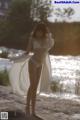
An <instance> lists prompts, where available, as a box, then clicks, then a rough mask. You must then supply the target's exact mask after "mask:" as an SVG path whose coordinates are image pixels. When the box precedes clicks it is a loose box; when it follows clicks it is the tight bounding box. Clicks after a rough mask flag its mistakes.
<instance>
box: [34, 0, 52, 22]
mask: <svg viewBox="0 0 80 120" xmlns="http://www.w3.org/2000/svg"><path fill="white" fill-rule="evenodd" d="M52 10H53V9H52V7H51V2H50V0H45V1H40V0H37V1H36V3H33V11H32V15H33V18H34V19H35V18H36V19H38V20H41V21H45V22H46V21H47V18H48V17H49V16H50V13H51V12H52Z"/></svg>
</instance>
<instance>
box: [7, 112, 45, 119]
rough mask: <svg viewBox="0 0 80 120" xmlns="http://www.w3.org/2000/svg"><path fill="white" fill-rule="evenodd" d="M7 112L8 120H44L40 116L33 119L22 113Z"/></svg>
mask: <svg viewBox="0 0 80 120" xmlns="http://www.w3.org/2000/svg"><path fill="white" fill-rule="evenodd" d="M7 112H8V120H44V119H43V118H41V117H40V116H37V117H33V116H30V117H29V116H27V115H25V113H23V112H22V111H7Z"/></svg>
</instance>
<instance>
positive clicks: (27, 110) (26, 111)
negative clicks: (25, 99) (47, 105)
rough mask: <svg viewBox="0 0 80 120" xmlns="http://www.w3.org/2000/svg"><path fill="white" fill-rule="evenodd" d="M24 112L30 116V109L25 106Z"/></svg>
mask: <svg viewBox="0 0 80 120" xmlns="http://www.w3.org/2000/svg"><path fill="white" fill-rule="evenodd" d="M25 114H26V116H28V117H30V109H29V108H28V107H26V108H25Z"/></svg>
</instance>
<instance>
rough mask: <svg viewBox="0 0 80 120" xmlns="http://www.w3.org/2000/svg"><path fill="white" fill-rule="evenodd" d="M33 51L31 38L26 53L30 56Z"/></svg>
mask: <svg viewBox="0 0 80 120" xmlns="http://www.w3.org/2000/svg"><path fill="white" fill-rule="evenodd" d="M31 51H32V36H31V37H30V38H29V41H28V46H27V49H26V53H27V54H28V53H29V52H31Z"/></svg>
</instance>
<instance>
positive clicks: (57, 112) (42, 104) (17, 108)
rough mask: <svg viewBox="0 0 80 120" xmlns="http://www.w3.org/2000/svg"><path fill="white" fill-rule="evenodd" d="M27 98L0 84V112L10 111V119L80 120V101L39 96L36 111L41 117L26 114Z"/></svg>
mask: <svg viewBox="0 0 80 120" xmlns="http://www.w3.org/2000/svg"><path fill="white" fill-rule="evenodd" d="M25 103H26V101H25V98H23V97H21V96H18V95H15V94H13V93H12V91H11V88H10V87H2V86H0V112H2V111H8V112H9V120H80V101H76V100H69V99H61V98H54V97H53V98H50V97H44V96H37V102H36V113H37V115H38V116H39V117H40V118H34V117H27V116H26V115H25V112H24V109H25Z"/></svg>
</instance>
